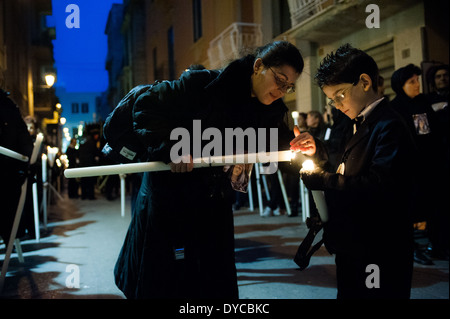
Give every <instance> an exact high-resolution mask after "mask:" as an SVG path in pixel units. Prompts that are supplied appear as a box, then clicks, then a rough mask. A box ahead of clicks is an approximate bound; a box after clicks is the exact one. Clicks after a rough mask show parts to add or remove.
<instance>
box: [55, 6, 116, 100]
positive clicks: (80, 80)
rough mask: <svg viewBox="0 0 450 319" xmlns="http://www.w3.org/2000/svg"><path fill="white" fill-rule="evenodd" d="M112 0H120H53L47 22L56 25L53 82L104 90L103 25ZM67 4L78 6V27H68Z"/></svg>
mask: <svg viewBox="0 0 450 319" xmlns="http://www.w3.org/2000/svg"><path fill="white" fill-rule="evenodd" d="M113 3H122V0H52V4H53V15H52V17H51V18H49V20H48V22H49V24H53V25H55V26H56V40H54V42H53V45H54V58H55V67H56V69H57V76H58V77H57V83H56V84H55V86H60V87H65V88H66V90H67V91H68V92H103V91H105V90H106V88H107V86H108V73H107V71H106V70H105V59H106V53H107V38H106V35H105V26H106V21H107V19H108V13H109V10H110V9H111V5H112V4H113ZM69 4H76V5H78V7H79V8H80V28H78V29H77V28H72V29H69V28H68V27H67V26H66V18H67V17H68V16H69V15H70V12H69V13H67V12H66V7H67V6H68V5H69Z"/></svg>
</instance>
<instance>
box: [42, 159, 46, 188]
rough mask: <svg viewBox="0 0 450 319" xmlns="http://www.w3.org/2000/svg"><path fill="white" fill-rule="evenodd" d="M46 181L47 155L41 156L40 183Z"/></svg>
mask: <svg viewBox="0 0 450 319" xmlns="http://www.w3.org/2000/svg"><path fill="white" fill-rule="evenodd" d="M46 181H47V155H46V154H42V183H45V182H46Z"/></svg>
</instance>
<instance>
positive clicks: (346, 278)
mask: <svg viewBox="0 0 450 319" xmlns="http://www.w3.org/2000/svg"><path fill="white" fill-rule="evenodd" d="M377 79H378V67H377V65H376V63H375V61H374V60H373V59H372V58H371V57H370V56H369V55H367V54H366V53H364V52H363V51H361V50H358V49H355V48H352V47H351V46H350V45H348V44H346V45H343V46H341V47H340V48H339V49H338V50H337V51H336V52H335V53H331V54H329V55H328V56H326V57H325V58H324V60H323V61H322V63H321V65H320V67H319V69H318V71H317V74H316V81H317V83H318V85H319V86H320V87H321V88H322V90H323V92H324V93H325V94H326V96H327V97H328V98H329V99H331V101H330V104H331V105H332V106H334V107H336V108H337V109H338V110H340V111H341V112H343V113H344V114H345V115H347V116H348V117H349V118H350V119H352V120H354V121H355V128H354V134H353V136H352V137H351V138H350V140H349V141H348V142H347V143H346V146H345V150H344V152H343V156H342V159H341V161H340V165H339V168H338V170H337V172H326V171H324V170H322V169H316V170H314V171H309V172H305V171H303V170H302V171H301V172H300V174H301V178H302V180H303V182H304V183H305V185H306V187H307V188H308V189H310V190H324V191H325V198H326V201H327V206H328V215H329V219H328V221H327V222H326V223H324V242H325V246H326V248H327V250H328V251H329V252H330V253H332V254H335V255H336V276H337V286H338V287H337V288H338V294H337V297H338V299H341V298H358V299H360V298H409V297H410V290H411V277H412V269H413V232H412V230H413V229H412V221H411V215H410V213H411V209H412V207H411V206H412V205H413V201H412V196H413V195H414V190H415V188H414V185H415V183H414V178H413V177H414V176H413V175H414V174H413V173H414V171H413V169H420V168H419V167H417V166H414V164H413V161H414V158H415V155H414V153H415V146H414V143H413V140H412V138H411V136H410V133H409V131H408V129H407V127H406V126H405V124H404V122H403V121H402V119H401V118H400V116H399V115H398V114H397V113H395V112H394V111H393V110H392V109H391V108H390V107H389V105H388V102H387V101H386V100H385V99H384V98H380V97H379V95H378V94H377ZM301 143H302V142H301V137H300V136H299V137H298V140H295V139H294V140H293V142H292V143H291V144H292V149H294V150H295V149H298V150H303V149H304V148H303V147H304V146H303V145H302V144H301Z"/></svg>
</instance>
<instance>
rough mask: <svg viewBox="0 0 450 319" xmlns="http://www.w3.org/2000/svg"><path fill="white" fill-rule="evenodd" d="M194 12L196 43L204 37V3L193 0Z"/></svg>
mask: <svg viewBox="0 0 450 319" xmlns="http://www.w3.org/2000/svg"><path fill="white" fill-rule="evenodd" d="M192 11H193V20H194V42H197V40H198V39H200V38H201V37H202V1H201V0H192Z"/></svg>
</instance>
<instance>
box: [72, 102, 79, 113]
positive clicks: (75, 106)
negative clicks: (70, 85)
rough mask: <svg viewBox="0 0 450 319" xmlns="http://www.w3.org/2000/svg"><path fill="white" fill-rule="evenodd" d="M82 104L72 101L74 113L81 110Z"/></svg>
mask: <svg viewBox="0 0 450 319" xmlns="http://www.w3.org/2000/svg"><path fill="white" fill-rule="evenodd" d="M79 108H80V106H79V104H78V103H72V113H74V114H75V113H78V112H80V109H79Z"/></svg>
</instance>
